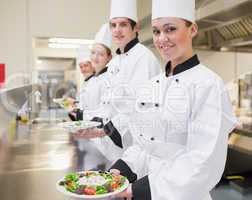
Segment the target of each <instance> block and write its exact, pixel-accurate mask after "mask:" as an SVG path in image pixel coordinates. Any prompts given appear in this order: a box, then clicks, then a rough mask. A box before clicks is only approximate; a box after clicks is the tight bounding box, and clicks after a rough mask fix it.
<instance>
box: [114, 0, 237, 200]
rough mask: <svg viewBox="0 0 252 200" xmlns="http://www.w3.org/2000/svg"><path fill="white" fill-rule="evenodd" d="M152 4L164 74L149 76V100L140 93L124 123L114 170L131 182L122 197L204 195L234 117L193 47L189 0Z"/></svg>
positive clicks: (169, 199) (216, 176)
mask: <svg viewBox="0 0 252 200" xmlns="http://www.w3.org/2000/svg"><path fill="white" fill-rule="evenodd" d="M152 6H153V7H152V9H153V10H152V29H153V41H154V44H155V46H156V48H157V50H158V51H159V53H160V54H161V56H162V57H163V59H164V60H165V61H166V62H167V65H166V72H165V73H163V74H160V75H159V76H157V77H155V78H154V79H152V80H151V81H150V83H149V87H150V88H152V91H153V94H152V95H150V96H149V98H148V96H145V97H143V98H142V99H141V98H139V99H138V103H137V105H136V108H137V109H136V112H135V114H132V115H131V116H132V117H131V119H132V121H131V123H130V130H131V133H132V135H133V137H134V145H133V146H131V147H129V148H128V149H127V150H126V151H125V153H124V155H123V157H122V159H120V160H118V161H117V162H116V163H115V164H114V165H113V166H112V169H113V170H112V171H113V172H114V173H118V172H119V171H120V172H121V174H123V175H126V176H127V177H128V178H129V180H130V181H131V182H132V184H131V185H130V186H129V187H128V189H126V191H124V192H123V193H121V194H120V196H121V197H126V198H129V199H130V198H132V197H133V198H134V200H210V199H211V196H210V194H209V192H210V191H211V190H212V189H213V188H214V186H215V185H216V184H217V183H218V181H219V180H220V178H221V175H222V172H223V169H224V165H225V160H226V153H227V139H228V134H229V133H230V132H231V131H232V129H233V128H234V126H235V124H236V118H235V117H234V115H233V112H232V107H231V104H230V101H229V97H228V93H227V90H226V89H225V87H224V84H223V81H222V80H221V78H220V77H219V76H217V75H216V74H215V73H214V72H212V71H211V70H209V69H208V68H207V67H206V66H204V65H203V64H201V63H200V61H199V60H198V57H197V55H194V53H193V49H192V39H193V37H195V36H196V34H197V25H196V24H195V18H194V14H195V0H177V1H174V0H153V5H152Z"/></svg>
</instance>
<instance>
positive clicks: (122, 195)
mask: <svg viewBox="0 0 252 200" xmlns="http://www.w3.org/2000/svg"><path fill="white" fill-rule="evenodd" d="M114 197H115V198H126V199H127V200H131V199H132V197H133V195H132V185H131V184H130V185H129V187H127V188H126V189H125V190H124V191H122V192H120V193H119V194H117V195H115V196H114Z"/></svg>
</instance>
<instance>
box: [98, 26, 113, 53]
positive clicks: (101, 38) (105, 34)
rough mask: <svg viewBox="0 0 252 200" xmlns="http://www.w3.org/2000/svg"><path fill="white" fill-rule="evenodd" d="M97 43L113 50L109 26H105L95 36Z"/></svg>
mask: <svg viewBox="0 0 252 200" xmlns="http://www.w3.org/2000/svg"><path fill="white" fill-rule="evenodd" d="M95 43H100V44H103V45H105V46H106V47H108V48H109V49H111V46H112V35H111V32H110V28H109V24H103V25H102V27H101V28H100V30H99V32H98V33H96V35H95Z"/></svg>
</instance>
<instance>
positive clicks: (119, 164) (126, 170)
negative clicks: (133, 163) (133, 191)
mask: <svg viewBox="0 0 252 200" xmlns="http://www.w3.org/2000/svg"><path fill="white" fill-rule="evenodd" d="M110 169H118V170H119V171H120V174H121V175H123V176H125V177H127V179H128V180H129V182H130V183H133V182H134V181H136V180H137V175H136V174H135V173H134V172H133V171H132V170H131V169H130V167H129V166H128V165H127V163H126V162H124V161H123V160H121V159H119V160H118V161H116V162H115V164H113V165H112V167H111V168H110Z"/></svg>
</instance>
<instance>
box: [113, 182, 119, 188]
mask: <svg viewBox="0 0 252 200" xmlns="http://www.w3.org/2000/svg"><path fill="white" fill-rule="evenodd" d="M111 187H112V188H113V189H116V188H118V187H119V184H118V183H115V182H112V183H111Z"/></svg>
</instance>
